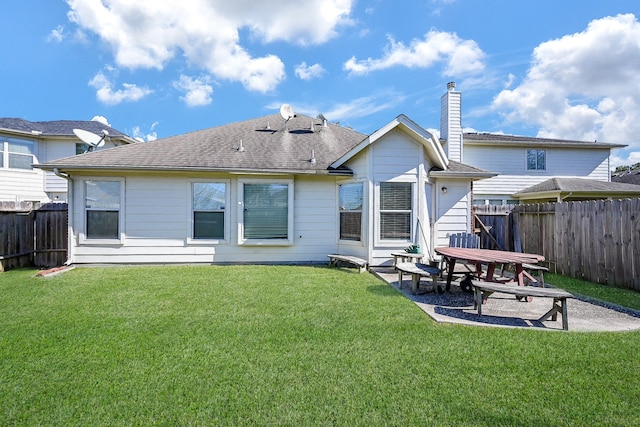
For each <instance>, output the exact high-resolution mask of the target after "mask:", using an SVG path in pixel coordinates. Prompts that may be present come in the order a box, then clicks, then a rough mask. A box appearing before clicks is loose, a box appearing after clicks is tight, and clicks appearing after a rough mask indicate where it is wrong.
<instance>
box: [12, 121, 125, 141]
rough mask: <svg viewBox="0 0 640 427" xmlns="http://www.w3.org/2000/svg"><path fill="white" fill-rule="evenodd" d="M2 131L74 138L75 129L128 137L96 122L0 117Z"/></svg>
mask: <svg viewBox="0 0 640 427" xmlns="http://www.w3.org/2000/svg"><path fill="white" fill-rule="evenodd" d="M0 129H5V130H13V131H18V132H25V133H32V132H36V133H40V134H42V135H44V136H73V137H74V138H75V136H74V133H73V129H84V130H87V131H89V132H93V133H95V134H98V135H100V134H101V133H102V130H106V131H107V132H109V136H112V137H127V138H129V136H128V135H126V134H124V133H122V132H120V131H119V130H117V129H114V128H112V127H111V126H107V125H105V124H103V123H101V122H97V121H95V120H54V121H48V122H30V121H29V120H24V119H17V118H3V117H0Z"/></svg>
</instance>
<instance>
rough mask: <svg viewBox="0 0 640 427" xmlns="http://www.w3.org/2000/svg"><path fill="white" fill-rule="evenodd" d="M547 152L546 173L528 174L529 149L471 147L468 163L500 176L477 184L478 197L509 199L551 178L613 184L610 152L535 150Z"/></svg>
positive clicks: (466, 160) (467, 147)
mask: <svg viewBox="0 0 640 427" xmlns="http://www.w3.org/2000/svg"><path fill="white" fill-rule="evenodd" d="M532 148H538V149H544V150H546V169H545V170H543V171H527V169H526V150H527V148H526V147H496V146H478V145H467V146H466V147H465V163H467V164H470V165H473V166H475V167H477V168H480V169H485V170H489V171H491V172H496V173H498V174H499V175H498V176H495V177H493V178H489V179H483V180H480V181H477V182H476V183H474V187H473V190H474V194H475V196H476V197H490V196H491V195H496V196H505V195H509V194H513V193H516V192H518V191H521V190H523V189H525V188H527V187H530V186H532V185H535V184H539V183H541V182H542V181H545V180H547V179H549V178H551V177H575V178H589V179H596V180H601V181H609V160H608V159H609V150H608V149H572V148H558V147H547V148H545V147H532Z"/></svg>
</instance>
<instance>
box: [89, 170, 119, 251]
mask: <svg viewBox="0 0 640 427" xmlns="http://www.w3.org/2000/svg"><path fill="white" fill-rule="evenodd" d="M121 200H122V182H121V181H85V182H84V207H85V235H86V238H87V239H101V240H105V239H108V240H112V239H120V232H121V229H122V228H121V224H120V208H121Z"/></svg>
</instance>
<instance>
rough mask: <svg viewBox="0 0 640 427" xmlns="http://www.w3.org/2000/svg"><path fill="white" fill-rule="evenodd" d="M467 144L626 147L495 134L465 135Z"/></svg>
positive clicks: (602, 143) (596, 147)
mask: <svg viewBox="0 0 640 427" xmlns="http://www.w3.org/2000/svg"><path fill="white" fill-rule="evenodd" d="M463 139H464V143H465V144H471V145H500V146H527V147H528V146H541V147H580V148H594V149H598V148H600V149H602V148H607V149H612V148H622V147H626V145H624V144H611V143H606V142H597V141H594V142H588V141H572V140H566V139H555V138H532V137H528V136H516V135H502V134H493V133H472V132H469V133H464V134H463Z"/></svg>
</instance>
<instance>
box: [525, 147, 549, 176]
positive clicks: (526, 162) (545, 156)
mask: <svg viewBox="0 0 640 427" xmlns="http://www.w3.org/2000/svg"><path fill="white" fill-rule="evenodd" d="M533 150H535V151H536V152H538V151H544V169H538V168H536V169H529V151H533ZM537 165H538V162H537V160H536V166H537ZM524 170H525V171H526V172H531V173H543V172H546V171H547V150H546V149H544V148H543V149H539V148H526V149H525V150H524Z"/></svg>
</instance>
